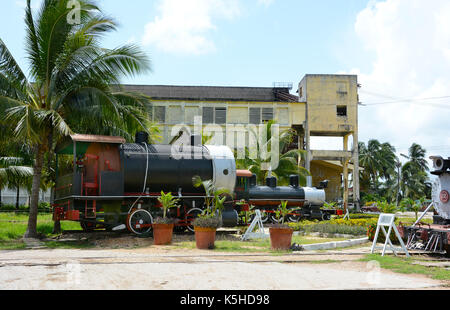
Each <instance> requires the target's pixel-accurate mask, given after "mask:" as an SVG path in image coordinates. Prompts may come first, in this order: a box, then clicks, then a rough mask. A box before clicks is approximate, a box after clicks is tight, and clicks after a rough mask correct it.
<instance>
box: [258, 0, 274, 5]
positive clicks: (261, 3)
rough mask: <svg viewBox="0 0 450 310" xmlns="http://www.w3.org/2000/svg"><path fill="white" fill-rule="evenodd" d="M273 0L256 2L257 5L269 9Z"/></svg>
mask: <svg viewBox="0 0 450 310" xmlns="http://www.w3.org/2000/svg"><path fill="white" fill-rule="evenodd" d="M274 1H275V0H258V4H260V5H263V6H265V7H269V6H270V5H272V3H273V2H274Z"/></svg>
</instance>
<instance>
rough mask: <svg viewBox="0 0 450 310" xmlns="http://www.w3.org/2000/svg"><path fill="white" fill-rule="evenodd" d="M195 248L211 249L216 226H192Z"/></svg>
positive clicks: (214, 238)
mask: <svg viewBox="0 0 450 310" xmlns="http://www.w3.org/2000/svg"><path fill="white" fill-rule="evenodd" d="M194 230H195V243H196V245H197V249H200V250H212V249H214V242H215V240H216V228H203V227H194Z"/></svg>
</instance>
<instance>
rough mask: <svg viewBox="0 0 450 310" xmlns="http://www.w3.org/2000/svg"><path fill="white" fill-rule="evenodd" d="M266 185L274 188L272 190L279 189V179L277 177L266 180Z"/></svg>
mask: <svg viewBox="0 0 450 310" xmlns="http://www.w3.org/2000/svg"><path fill="white" fill-rule="evenodd" d="M266 185H267V186H268V187H272V188H275V187H277V178H275V177H268V178H266Z"/></svg>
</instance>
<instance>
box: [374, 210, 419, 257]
mask: <svg viewBox="0 0 450 310" xmlns="http://www.w3.org/2000/svg"><path fill="white" fill-rule="evenodd" d="M385 227H389V229H388V231H387V232H386V229H385ZM380 230H381V231H382V232H383V233H384V235H385V237H386V241H385V243H384V246H383V247H377V246H376V245H377V240H378V235H379V234H380ZM392 230H394V232H395V235H396V236H397V239H398V240H399V241H400V244H401V246H402V247H401V248H395V247H394V246H393V245H392V242H391V239H390V236H391V232H392ZM388 245H389V246H388ZM388 247H389V249H390V250H392V252H394V254H395V256H397V252H396V251H403V252H405V254H406V256H407V257H410V255H409V252H408V250H407V249H406V246H405V243H404V242H403V240H402V238H401V236H400V233H399V232H398V230H397V226H395V214H384V213H382V214H380V217H379V218H378V226H377V231H376V233H375V237H374V238H373V244H372V253H374V252H375V249H383V252H382V255H381V256H384V254H385V253H386V249H387V248H388Z"/></svg>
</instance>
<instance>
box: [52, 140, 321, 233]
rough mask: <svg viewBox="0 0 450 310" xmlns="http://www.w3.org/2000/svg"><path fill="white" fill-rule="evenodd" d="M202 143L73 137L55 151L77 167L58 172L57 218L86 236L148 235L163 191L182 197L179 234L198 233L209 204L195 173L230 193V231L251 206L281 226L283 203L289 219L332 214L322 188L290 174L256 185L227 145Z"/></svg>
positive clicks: (173, 213) (227, 213) (174, 214)
mask: <svg viewBox="0 0 450 310" xmlns="http://www.w3.org/2000/svg"><path fill="white" fill-rule="evenodd" d="M198 140H199V139H196V137H192V139H191V143H190V144H189V145H152V144H148V135H147V134H146V133H138V134H137V135H136V143H126V142H125V140H124V139H123V138H120V137H106V136H93V135H72V136H70V139H67V140H66V141H65V142H64V143H62V144H61V145H59V146H58V147H57V152H56V153H57V158H59V157H61V156H63V155H66V156H73V163H74V165H73V167H71V168H70V171H63V168H62V167H61V168H59V167H57V182H56V185H55V187H54V189H53V210H54V211H53V219H54V221H62V220H71V221H79V222H80V223H81V226H82V228H83V229H84V230H85V231H90V230H94V229H99V228H103V229H107V230H123V229H128V230H129V231H131V232H133V233H135V234H138V235H139V234H144V233H147V232H149V231H150V230H151V227H152V223H153V219H154V218H155V217H157V216H160V215H161V214H162V208H161V205H160V204H159V202H158V198H159V197H160V195H161V191H164V192H165V193H167V192H171V193H172V194H173V195H174V196H176V197H177V198H179V199H180V204H181V207H180V208H178V209H171V210H170V216H171V217H174V218H177V219H178V223H177V224H176V227H175V229H176V231H179V232H181V231H185V230H186V229H188V230H191V231H193V227H192V226H191V222H192V220H193V219H194V218H195V217H196V216H198V215H199V214H200V213H201V212H203V210H204V207H205V206H204V204H205V191H204V189H202V188H199V187H195V186H194V184H193V178H194V177H196V176H199V177H200V178H201V179H202V180H212V181H213V183H214V186H215V187H216V188H222V189H226V190H228V192H229V193H230V195H229V197H228V199H227V202H226V204H225V210H224V212H223V224H224V226H225V227H235V226H238V225H245V224H247V221H248V218H247V217H246V216H242V214H245V212H246V211H249V208H250V206H255V207H256V208H258V209H261V210H263V211H265V212H263V214H265V217H264V221H276V219H275V217H274V216H272V214H273V210H274V209H276V208H277V207H278V205H279V204H280V203H281V201H288V202H289V204H288V205H289V207H290V208H291V210H292V212H291V214H290V215H289V220H290V221H298V220H299V219H300V218H303V217H308V218H316V219H328V218H329V217H330V213H329V212H327V211H323V210H321V207H322V206H323V204H324V202H325V191H324V189H323V188H305V187H300V186H299V178H298V176H291V182H290V183H291V184H290V186H277V180H276V178H268V179H267V182H266V183H267V184H266V185H264V186H258V185H257V184H256V176H255V175H253V174H252V173H250V172H249V171H243V170H236V163H235V158H234V155H233V153H232V151H231V150H230V149H229V148H228V147H226V146H205V145H202V144H201V142H197V141H198ZM66 169H67V168H66ZM58 170H61V171H58Z"/></svg>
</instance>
